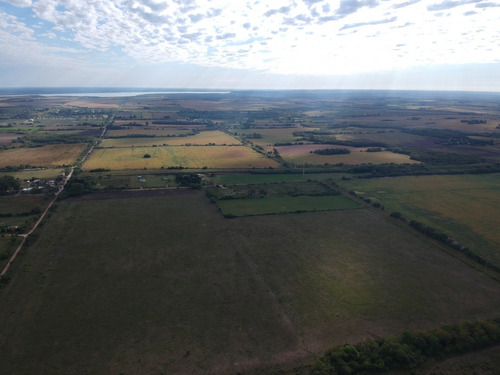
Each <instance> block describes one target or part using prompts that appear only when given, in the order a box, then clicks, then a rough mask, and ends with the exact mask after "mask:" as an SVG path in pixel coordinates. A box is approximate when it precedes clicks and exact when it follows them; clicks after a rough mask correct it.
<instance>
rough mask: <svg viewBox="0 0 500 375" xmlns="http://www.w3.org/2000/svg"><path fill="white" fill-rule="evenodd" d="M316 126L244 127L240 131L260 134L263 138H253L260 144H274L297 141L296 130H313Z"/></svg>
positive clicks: (253, 140)
mask: <svg viewBox="0 0 500 375" xmlns="http://www.w3.org/2000/svg"><path fill="white" fill-rule="evenodd" d="M312 130H317V129H316V128H305V127H302V126H300V125H297V126H296V127H294V128H281V129H242V130H240V131H239V133H241V134H253V133H257V134H260V135H261V137H262V138H258V139H251V141H252V142H253V143H255V144H256V145H259V146H263V147H265V146H267V145H273V144H275V143H286V142H296V141H297V137H295V136H294V135H293V133H295V132H301V131H312Z"/></svg>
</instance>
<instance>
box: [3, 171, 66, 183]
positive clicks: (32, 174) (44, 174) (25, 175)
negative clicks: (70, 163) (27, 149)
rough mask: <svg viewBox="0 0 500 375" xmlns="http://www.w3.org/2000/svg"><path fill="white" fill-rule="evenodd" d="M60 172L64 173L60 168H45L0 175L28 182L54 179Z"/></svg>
mask: <svg viewBox="0 0 500 375" xmlns="http://www.w3.org/2000/svg"><path fill="white" fill-rule="evenodd" d="M61 172H64V170H63V169H61V168H46V169H26V170H22V171H18V172H2V175H10V176H14V177H15V178H19V179H20V180H30V179H32V178H35V179H37V178H38V179H52V180H54V179H56V178H57V176H58V175H59V174H61Z"/></svg>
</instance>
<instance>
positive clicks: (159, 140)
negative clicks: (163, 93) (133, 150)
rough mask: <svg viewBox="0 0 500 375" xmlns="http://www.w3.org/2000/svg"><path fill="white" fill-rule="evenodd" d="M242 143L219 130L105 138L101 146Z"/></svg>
mask: <svg viewBox="0 0 500 375" xmlns="http://www.w3.org/2000/svg"><path fill="white" fill-rule="evenodd" d="M208 144H215V145H241V142H240V141H239V140H237V139H236V138H234V137H232V136H230V135H228V134H226V133H224V132H221V131H219V130H213V131H203V132H200V133H198V134H195V135H188V136H182V137H154V138H142V137H139V138H118V139H110V138H108V139H104V140H103V141H102V142H101V144H100V146H101V147H131V146H153V145H169V146H183V145H208Z"/></svg>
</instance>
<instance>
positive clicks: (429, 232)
mask: <svg viewBox="0 0 500 375" xmlns="http://www.w3.org/2000/svg"><path fill="white" fill-rule="evenodd" d="M394 214H395V213H392V214H391V216H393V217H396V216H395V215H394ZM396 214H397V213H396ZM400 218H401V219H404V218H402V217H400ZM409 225H410V226H411V227H412V228H414V229H416V230H417V231H419V232H420V233H423V234H425V235H426V236H429V237H431V238H433V239H435V240H436V241H439V242H442V243H444V244H445V245H448V246H451V247H452V248H454V249H455V250H458V251H460V252H462V253H463V254H465V255H466V256H467V257H468V258H470V259H472V260H473V261H475V262H477V263H479V264H480V265H482V266H488V267H489V268H490V269H492V270H494V271H496V272H500V267H497V266H496V265H494V264H491V263H488V261H487V260H486V259H484V258H483V257H482V256H480V255H478V254H476V253H475V252H473V251H472V250H471V249H469V248H468V247H462V246H461V245H459V244H457V243H455V242H454V241H453V240H452V239H451V238H450V237H448V235H447V234H445V233H442V232H440V231H438V230H437V229H434V228H433V227H429V226H427V225H424V224H422V223H420V222H418V221H416V220H411V221H410V222H409Z"/></svg>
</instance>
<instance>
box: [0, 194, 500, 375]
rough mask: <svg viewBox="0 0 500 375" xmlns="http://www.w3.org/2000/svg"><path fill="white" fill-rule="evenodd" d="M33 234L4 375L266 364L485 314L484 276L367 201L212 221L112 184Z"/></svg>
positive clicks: (488, 296)
mask: <svg viewBox="0 0 500 375" xmlns="http://www.w3.org/2000/svg"><path fill="white" fill-rule="evenodd" d="M110 218H112V219H110ZM38 234H39V238H40V239H39V240H38V241H37V242H35V243H34V244H33V245H31V247H29V248H28V249H26V251H24V252H23V253H22V256H21V258H20V261H19V262H15V263H14V264H13V267H12V268H11V272H12V279H11V281H10V283H9V284H7V285H4V286H2V288H1V289H0V305H1V306H2V309H0V320H1V321H2V325H0V346H1V347H2V350H1V351H0V368H2V370H3V372H5V373H8V374H18V375H23V374H30V375H31V374H33V373H63V374H79V373H81V371H82V368H84V369H85V371H87V372H88V373H91V374H118V373H134V374H151V373H162V372H163V373H168V374H194V375H196V374H207V373H211V374H223V375H224V374H235V373H238V372H240V373H243V374H244V373H247V372H252V373H254V374H255V373H268V372H269V371H267V370H269V367H272V366H279V367H281V368H290V367H292V366H293V365H297V364H303V363H308V362H309V361H311V360H312V358H313V357H315V356H316V355H318V354H320V353H323V351H324V350H326V349H327V348H330V347H331V346H333V345H336V344H343V343H355V342H358V341H360V340H362V339H363V338H367V337H381V336H386V335H389V334H396V333H401V332H402V331H404V330H411V329H426V328H434V327H437V326H440V325H443V324H451V323H455V322H459V321H463V320H475V319H481V318H488V317H495V316H497V314H498V310H499V309H500V299H499V298H498V296H499V295H500V285H499V284H498V283H497V282H494V281H493V280H491V279H489V278H487V277H486V276H485V275H483V274H482V273H481V272H477V271H475V270H474V269H471V268H469V267H468V266H466V265H464V264H463V263H461V262H459V261H458V260H457V259H455V258H453V257H451V256H449V255H448V254H446V253H444V252H442V251H440V250H438V249H436V248H435V247H433V246H432V245H430V244H429V243H428V242H425V241H423V240H422V239H421V238H419V237H415V236H413V235H412V234H411V233H409V232H407V231H405V230H401V229H400V228H399V227H397V226H394V225H393V224H392V223H391V222H389V221H386V220H384V219H381V218H380V216H379V215H377V214H375V213H374V212H372V211H370V210H363V209H362V210H340V211H330V212H315V213H302V214H287V215H272V216H259V217H257V216H255V217H244V218H235V219H224V218H223V217H222V216H221V215H220V214H219V213H218V211H217V209H216V207H215V206H214V205H212V204H211V203H209V201H208V200H207V199H206V197H204V195H203V194H202V193H201V192H194V191H191V190H188V191H185V190H183V191H180V192H177V193H173V192H165V191H164V192H152V191H145V192H137V193H131V192H123V193H117V194H113V195H109V194H107V195H106V194H98V195H88V196H85V197H82V198H80V199H77V200H66V201H63V202H60V203H59V207H58V211H57V214H53V215H52V217H51V218H50V219H49V220H48V222H46V223H45V225H44V226H43V227H42V228H40V231H39V233H38ZM152 234H154V235H152ZM389 234H390V235H389ZM464 301H467V303H464ZM55 327H57V328H55ZM26 358H29V360H26Z"/></svg>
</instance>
